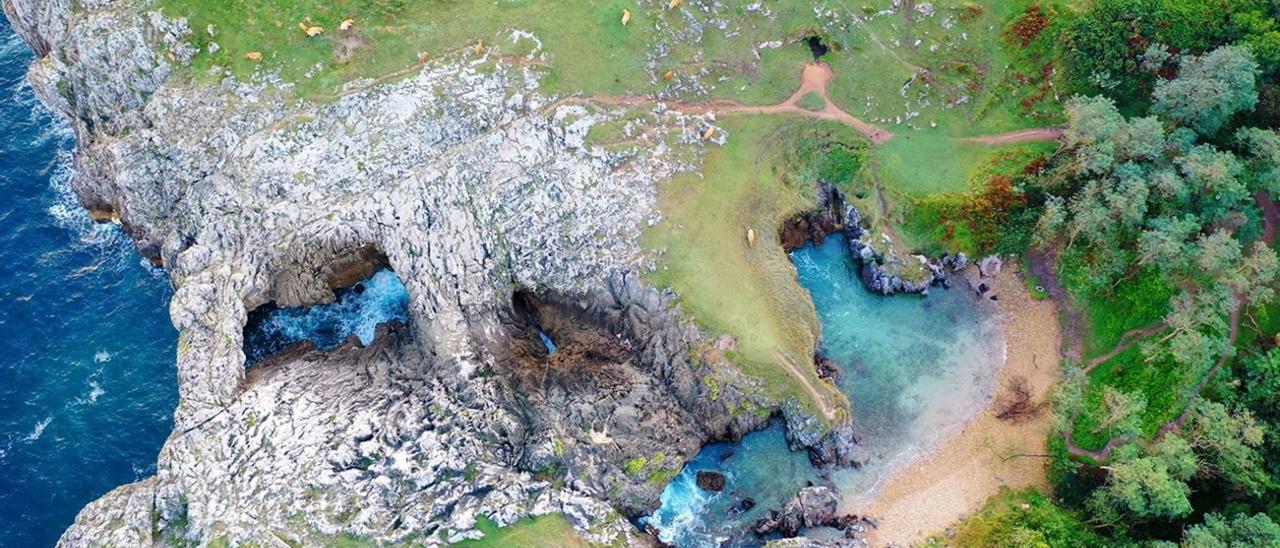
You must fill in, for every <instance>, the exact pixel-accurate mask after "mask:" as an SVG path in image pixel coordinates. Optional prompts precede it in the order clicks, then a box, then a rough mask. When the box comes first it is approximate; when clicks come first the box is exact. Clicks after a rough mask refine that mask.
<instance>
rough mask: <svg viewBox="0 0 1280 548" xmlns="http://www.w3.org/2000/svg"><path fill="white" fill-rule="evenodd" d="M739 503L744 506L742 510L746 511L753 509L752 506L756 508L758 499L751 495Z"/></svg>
mask: <svg viewBox="0 0 1280 548" xmlns="http://www.w3.org/2000/svg"><path fill="white" fill-rule="evenodd" d="M738 505H739V506H741V507H742V511H744V512H745V511H747V510H750V509H752V508H755V507H756V501H755V499H752V498H751V497H747V498H745V499H742V502H741V503H739V504H738Z"/></svg>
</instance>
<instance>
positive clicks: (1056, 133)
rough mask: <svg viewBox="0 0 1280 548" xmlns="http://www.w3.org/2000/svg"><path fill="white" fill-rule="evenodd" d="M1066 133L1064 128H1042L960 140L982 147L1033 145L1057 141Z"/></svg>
mask: <svg viewBox="0 0 1280 548" xmlns="http://www.w3.org/2000/svg"><path fill="white" fill-rule="evenodd" d="M1065 132H1066V128H1064V127H1042V128H1035V129H1024V130H1021V131H1013V132H1010V133H1001V134H999V135H981V136H978V137H965V138H963V139H961V141H964V142H966V143H978V144H983V145H1013V144H1018V143H1035V142H1041V141H1057V140H1058V139H1061V138H1062V135H1063V133H1065Z"/></svg>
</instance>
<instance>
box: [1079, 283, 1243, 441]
mask: <svg viewBox="0 0 1280 548" xmlns="http://www.w3.org/2000/svg"><path fill="white" fill-rule="evenodd" d="M1242 310H1244V297H1243V296H1242V295H1236V306H1235V308H1234V309H1233V310H1232V311H1231V336H1230V337H1228V342H1227V349H1228V351H1226V352H1223V353H1222V356H1221V357H1219V358H1218V362H1217V363H1215V364H1213V367H1212V368H1210V369H1209V372H1208V373H1206V374H1205V375H1204V376H1203V377H1201V378H1200V382H1199V383H1198V384H1196V389H1195V390H1193V391H1191V393H1190V394H1189V395H1187V398H1186V407H1185V408H1184V409H1183V410H1182V414H1180V415H1178V418H1176V419H1173V420H1171V421H1169V422H1166V423H1164V424H1163V425H1161V426H1160V429H1159V430H1157V431H1156V435H1155V436H1152V437H1151V440H1150V443H1153V444H1154V443H1159V442H1160V440H1161V439H1164V437H1165V436H1166V435H1168V434H1169V433H1170V432H1177V431H1179V430H1181V429H1182V425H1183V424H1186V422H1187V419H1188V418H1190V417H1191V412H1192V411H1193V410H1195V403H1196V400H1198V399H1200V393H1201V392H1203V391H1204V387H1205V386H1206V385H1208V384H1209V381H1210V380H1212V379H1213V377H1214V375H1217V374H1218V371H1219V370H1220V369H1222V366H1224V365H1226V364H1227V361H1229V360H1230V359H1231V356H1232V353H1231V352H1230V349H1231V348H1233V347H1235V345H1236V337H1237V336H1238V335H1239V334H1240V315H1241V311H1242ZM1070 424H1071V425H1074V424H1075V420H1074V417H1072V421H1071V423H1070ZM1073 432H1074V429H1073V427H1072V426H1067V428H1066V430H1064V431H1063V432H1062V435H1063V437H1065V438H1066V444H1067V453H1068V454H1070V455H1071V456H1073V457H1076V458H1081V457H1088V458H1090V459H1093V460H1094V461H1095V462H1098V463H1102V462H1106V461H1107V459H1110V458H1111V453H1112V452H1113V451H1115V450H1116V449H1117V448H1119V447H1120V446H1122V445H1124V444H1126V443H1130V442H1133V441H1139V440H1140V439H1141V437H1140V436H1120V437H1115V438H1111V440H1109V441H1108V442H1107V444H1106V445H1104V446H1102V448H1101V449H1098V450H1090V449H1085V448H1083V447H1080V446H1079V445H1076V442H1075V439H1073V438H1072V433H1073Z"/></svg>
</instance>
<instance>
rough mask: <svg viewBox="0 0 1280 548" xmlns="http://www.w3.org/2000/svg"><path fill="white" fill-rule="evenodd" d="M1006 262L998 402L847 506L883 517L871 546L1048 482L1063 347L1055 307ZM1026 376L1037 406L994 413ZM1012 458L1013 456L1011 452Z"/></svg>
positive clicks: (903, 539) (943, 524)
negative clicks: (862, 501) (1006, 491)
mask: <svg viewBox="0 0 1280 548" xmlns="http://www.w3.org/2000/svg"><path fill="white" fill-rule="evenodd" d="M1017 268H1018V267H1017V264H1016V263H1012V262H1011V264H1008V265H1007V266H1006V268H1005V270H1004V272H1003V273H1002V274H1000V276H999V277H998V278H997V280H996V283H995V291H994V293H995V294H996V295H998V296H999V301H998V308H999V311H1000V316H1001V319H1002V321H1003V325H1004V332H1005V341H1006V343H1007V345H1008V361H1006V362H1005V365H1004V368H1003V369H1002V370H1001V373H1000V381H999V382H1000V384H999V387H998V389H997V392H996V396H995V399H994V400H993V401H994V402H995V403H993V405H990V406H988V408H987V409H986V410H985V411H984V412H983V413H982V414H981V415H979V416H978V417H976V418H974V419H973V420H972V421H970V422H969V423H968V424H967V425H965V427H964V428H963V430H961V431H959V432H957V433H956V434H954V435H952V436H951V437H949V438H947V439H946V440H944V441H942V443H941V444H939V446H938V447H937V448H935V449H934V450H933V451H932V452H930V453H929V454H928V455H925V456H924V457H922V458H921V459H919V460H917V461H915V462H913V463H910V464H907V465H904V466H903V467H901V468H899V469H898V470H897V471H896V472H895V473H894V474H893V475H892V476H891V477H890V478H889V479H888V480H887V481H886V482H885V484H884V486H883V487H882V488H881V490H880V491H879V493H878V494H877V495H876V497H875V500H874V501H873V502H871V504H870V505H869V506H863V507H856V506H852V505H850V506H851V507H848V508H842V510H844V511H847V512H852V513H855V514H858V515H865V516H870V517H872V518H875V519H876V520H878V521H879V528H878V529H876V530H874V531H873V532H872V533H871V535H870V538H869V539H868V540H869V541H870V542H871V544H872V546H909V545H911V544H913V543H917V542H920V541H923V540H924V539H926V538H927V537H928V536H929V535H930V534H933V533H938V532H942V531H943V530H945V529H946V528H947V527H949V526H951V525H952V524H954V523H955V522H957V521H959V520H960V519H961V518H964V517H965V516H967V515H969V514H970V513H971V512H973V511H975V510H978V509H979V508H981V507H982V506H983V504H984V503H985V502H986V501H987V499H988V498H990V497H991V496H992V495H996V494H998V493H999V492H1000V488H1001V487H1009V488H1012V489H1019V488H1023V487H1027V486H1039V487H1042V488H1043V487H1047V480H1046V477H1045V472H1046V470H1045V464H1046V462H1047V461H1046V459H1044V458H1043V457H1039V456H1030V457H1027V456H1023V457H1011V458H1009V457H1010V456H1012V455H1043V454H1044V453H1045V441H1046V439H1047V437H1048V434H1049V429H1050V426H1051V424H1052V411H1051V410H1050V409H1049V404H1048V398H1049V395H1050V391H1051V390H1052V388H1053V384H1054V383H1055V382H1056V381H1057V379H1058V375H1059V367H1060V349H1061V347H1062V344H1061V340H1060V338H1059V336H1060V335H1059V331H1058V315H1057V308H1056V307H1055V306H1054V303H1053V302H1052V301H1049V300H1044V301H1037V300H1035V299H1033V298H1031V296H1030V295H1029V294H1028V292H1027V289H1026V285H1025V284H1024V282H1023V281H1022V279H1021V278H1020V277H1019V275H1018V274H1017V273H1016V272H1014V271H1015V270H1017ZM1017 378H1024V379H1026V387H1027V388H1028V389H1029V391H1030V392H1031V394H1032V401H1033V402H1035V403H1037V404H1041V408H1040V410H1039V412H1038V413H1037V414H1036V415H1035V416H1034V417H1033V418H1030V419H1026V420H1024V421H1023V422H1019V423H1016V424H1015V423H1013V422H1009V421H1002V420H1000V419H998V418H996V414H997V413H999V412H1000V409H997V408H998V407H1000V405H999V404H1000V402H1002V401H1003V400H1004V397H1006V396H1007V392H1008V391H1009V389H1010V388H1009V387H1010V383H1011V382H1013V380H1014V379H1017ZM1005 458H1008V460H1005Z"/></svg>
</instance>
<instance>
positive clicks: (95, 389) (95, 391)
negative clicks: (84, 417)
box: [89, 381, 107, 404]
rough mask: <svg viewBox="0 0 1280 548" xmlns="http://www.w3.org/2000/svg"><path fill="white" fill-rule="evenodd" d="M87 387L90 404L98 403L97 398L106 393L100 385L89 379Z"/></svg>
mask: <svg viewBox="0 0 1280 548" xmlns="http://www.w3.org/2000/svg"><path fill="white" fill-rule="evenodd" d="M89 388H90V390H89V403H91V404H93V403H98V398H100V397H102V395H103V394H106V393H107V391H106V390H103V389H102V386H101V385H99V384H98V383H96V382H93V381H89Z"/></svg>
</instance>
